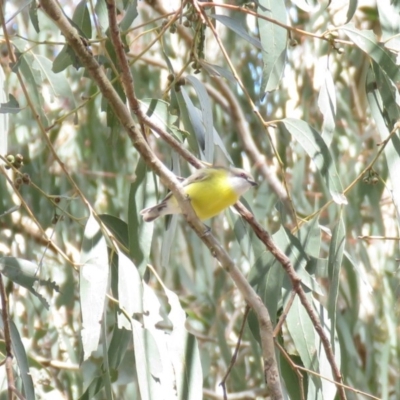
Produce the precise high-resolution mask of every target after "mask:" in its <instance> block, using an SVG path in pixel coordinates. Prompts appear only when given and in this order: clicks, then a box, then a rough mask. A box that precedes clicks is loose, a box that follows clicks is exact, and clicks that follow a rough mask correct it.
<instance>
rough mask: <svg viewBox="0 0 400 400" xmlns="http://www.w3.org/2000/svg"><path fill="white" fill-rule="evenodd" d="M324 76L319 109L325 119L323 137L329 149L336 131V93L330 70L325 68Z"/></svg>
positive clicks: (319, 97)
mask: <svg viewBox="0 0 400 400" xmlns="http://www.w3.org/2000/svg"><path fill="white" fill-rule="evenodd" d="M323 74H324V78H323V81H322V84H321V90H320V92H319V96H318V107H319V109H320V110H321V113H322V115H323V117H324V123H323V125H322V137H323V138H324V141H325V144H326V146H327V147H328V148H329V147H330V145H331V143H332V140H333V133H334V130H335V118H336V93H335V84H334V82H333V78H332V74H331V72H330V71H329V69H328V68H325V70H324V73H323Z"/></svg>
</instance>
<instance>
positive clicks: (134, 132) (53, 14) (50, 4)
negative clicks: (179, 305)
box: [40, 0, 283, 400]
mask: <svg viewBox="0 0 400 400" xmlns="http://www.w3.org/2000/svg"><path fill="white" fill-rule="evenodd" d="M40 4H41V7H42V9H43V10H44V11H45V12H46V13H47V15H48V16H49V17H50V18H51V19H52V20H53V21H54V22H55V23H56V24H57V26H58V28H59V29H60V30H61V32H62V33H63V35H64V36H65V38H66V40H67V42H68V43H69V45H70V46H71V47H72V48H73V50H74V52H75V53H76V54H77V56H78V57H79V58H80V60H81V62H82V64H83V65H84V66H85V67H86V69H87V71H88V73H89V74H90V75H91V77H92V79H93V80H94V81H95V82H96V84H97V86H98V87H99V89H100V90H101V92H102V94H103V96H104V97H105V98H106V99H107V101H108V102H109V104H110V106H111V107H112V109H113V111H114V113H115V115H116V116H117V118H118V119H119V120H120V122H121V124H122V126H123V127H124V128H125V130H126V132H127V134H128V135H129V137H130V139H131V141H132V143H133V145H134V147H135V148H136V149H137V151H138V152H139V153H140V155H141V156H142V158H143V159H144V160H145V162H146V163H147V165H148V166H149V167H150V168H151V169H152V170H153V171H154V172H155V173H156V174H157V175H158V176H159V177H160V179H161V181H162V183H163V184H165V186H167V187H168V189H170V190H171V191H172V193H173V194H174V196H175V197H176V199H177V201H178V203H179V206H180V207H181V209H182V213H183V214H184V216H185V218H186V220H187V222H188V223H189V225H190V226H191V227H192V229H194V231H195V232H196V233H197V235H198V236H199V237H200V238H201V240H202V241H203V242H204V243H205V244H206V246H207V247H208V248H209V249H210V251H211V252H212V254H213V255H214V256H215V257H216V258H217V259H218V261H219V262H220V264H221V265H222V267H223V268H224V269H225V270H226V271H227V272H228V273H229V274H230V276H231V277H232V279H233V280H234V282H235V284H236V286H237V287H238V289H239V290H240V292H241V293H242V295H243V296H244V298H245V300H246V302H247V303H248V305H249V306H250V307H251V308H252V309H253V310H254V311H255V313H256V314H257V317H258V320H259V324H260V335H261V348H262V352H263V359H264V372H265V377H266V379H267V382H268V384H269V386H270V389H271V397H272V398H273V399H276V400H280V399H283V394H282V389H281V384H280V379H279V372H278V366H277V363H276V359H275V350H274V342H273V330H272V323H271V319H270V317H269V314H268V310H267V308H266V307H265V305H264V304H263V302H262V301H261V299H260V297H259V296H258V295H257V294H256V293H255V291H254V289H253V288H252V287H251V285H250V284H249V283H248V282H247V280H246V279H245V278H244V276H243V275H242V273H241V271H240V270H239V268H238V267H237V266H236V265H235V264H234V262H233V261H232V259H231V258H230V257H229V255H228V253H227V252H226V251H225V249H224V248H223V247H222V246H221V245H220V244H219V243H218V242H217V240H216V239H215V238H214V237H213V236H212V235H211V233H210V232H209V231H206V232H204V225H203V223H202V222H201V221H200V220H199V219H198V218H197V216H196V214H195V212H194V210H193V208H192V207H191V205H190V202H189V201H187V197H186V196H185V193H184V191H183V189H182V187H181V185H180V184H179V182H178V180H177V179H176V177H175V175H174V174H173V173H172V172H170V171H169V170H168V169H167V168H166V167H165V166H164V165H163V164H162V162H161V161H160V160H159V159H158V158H157V157H156V156H155V155H154V154H153V152H152V151H151V149H150V147H149V146H148V144H147V142H146V140H145V139H144V138H143V136H142V135H141V132H140V131H139V130H138V129H137V128H136V126H135V123H134V121H133V119H132V117H131V115H130V112H129V110H128V109H127V108H126V107H125V105H124V103H123V102H122V101H121V99H120V97H119V96H118V94H117V93H116V91H115V90H114V88H113V87H112V85H111V83H110V82H109V81H108V79H107V77H106V75H105V73H104V71H103V69H102V68H101V67H100V65H99V64H98V63H97V61H96V60H95V58H94V57H93V55H92V53H91V51H90V49H89V48H88V47H87V46H86V44H85V43H84V41H82V40H81V38H80V36H79V34H78V32H77V31H76V29H75V28H73V27H72V26H71V24H70V22H69V21H68V19H67V18H66V16H65V15H64V14H63V13H62V11H61V10H60V8H59V6H58V5H57V3H56V2H55V1H54V0H40ZM119 40H120V38H119ZM138 118H139V120H140V118H141V115H140V113H138ZM140 121H141V122H143V120H140Z"/></svg>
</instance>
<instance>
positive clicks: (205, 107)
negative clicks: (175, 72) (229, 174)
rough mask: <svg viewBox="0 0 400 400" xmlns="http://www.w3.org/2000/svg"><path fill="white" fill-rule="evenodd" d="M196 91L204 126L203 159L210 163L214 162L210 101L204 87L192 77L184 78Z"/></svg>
mask: <svg viewBox="0 0 400 400" xmlns="http://www.w3.org/2000/svg"><path fill="white" fill-rule="evenodd" d="M186 79H187V80H188V82H190V83H191V84H192V86H193V88H194V90H195V91H196V94H197V97H198V99H199V102H200V107H201V119H202V122H203V126H204V130H205V132H204V137H205V157H206V160H207V161H209V162H210V163H213V161H214V124H213V114H212V108H211V101H210V98H209V96H208V93H207V90H206V88H205V87H204V85H203V84H202V83H201V82H200V81H199V80H198V79H197V78H196V77H194V76H192V75H188V76H187V77H186Z"/></svg>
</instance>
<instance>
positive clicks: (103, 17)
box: [94, 0, 108, 32]
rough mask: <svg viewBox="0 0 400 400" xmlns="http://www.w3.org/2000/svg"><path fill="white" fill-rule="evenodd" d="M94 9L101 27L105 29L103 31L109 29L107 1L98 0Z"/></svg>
mask: <svg viewBox="0 0 400 400" xmlns="http://www.w3.org/2000/svg"><path fill="white" fill-rule="evenodd" d="M94 11H95V13H96V16H97V20H98V23H99V24H100V27H101V28H102V29H103V32H105V31H106V30H107V29H108V13H107V5H106V2H105V1H104V0H97V2H96V5H95V6H94Z"/></svg>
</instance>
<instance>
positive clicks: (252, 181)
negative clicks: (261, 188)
mask: <svg viewBox="0 0 400 400" xmlns="http://www.w3.org/2000/svg"><path fill="white" fill-rule="evenodd" d="M247 182H249V183H250V185H251V186H258V183H257V182H256V181H254V180H253V179H247Z"/></svg>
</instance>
